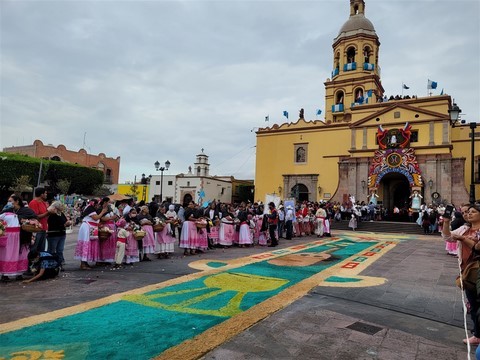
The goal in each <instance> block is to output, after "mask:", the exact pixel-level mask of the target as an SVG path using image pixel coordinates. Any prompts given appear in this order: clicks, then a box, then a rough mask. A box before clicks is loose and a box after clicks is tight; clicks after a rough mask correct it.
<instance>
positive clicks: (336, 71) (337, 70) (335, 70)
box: [332, 68, 340, 78]
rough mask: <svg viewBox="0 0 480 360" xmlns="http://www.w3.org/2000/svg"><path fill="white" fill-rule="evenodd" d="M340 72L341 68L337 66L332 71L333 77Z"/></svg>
mask: <svg viewBox="0 0 480 360" xmlns="http://www.w3.org/2000/svg"><path fill="white" fill-rule="evenodd" d="M339 73H340V69H339V68H335V69H334V70H333V71H332V78H333V77H335V76H337V75H338V74H339Z"/></svg>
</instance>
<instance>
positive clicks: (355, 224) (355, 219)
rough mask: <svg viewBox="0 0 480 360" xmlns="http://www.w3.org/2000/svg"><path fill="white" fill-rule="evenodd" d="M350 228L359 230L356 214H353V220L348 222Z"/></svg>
mask: <svg viewBox="0 0 480 360" xmlns="http://www.w3.org/2000/svg"><path fill="white" fill-rule="evenodd" d="M348 227H349V228H351V229H352V230H353V231H355V229H356V228H357V218H356V217H355V215H354V214H352V218H351V219H350V221H349V222H348Z"/></svg>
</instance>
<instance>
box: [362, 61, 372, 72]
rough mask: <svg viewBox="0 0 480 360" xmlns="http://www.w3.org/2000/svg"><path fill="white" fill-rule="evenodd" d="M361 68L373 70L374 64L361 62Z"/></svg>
mask: <svg viewBox="0 0 480 360" xmlns="http://www.w3.org/2000/svg"><path fill="white" fill-rule="evenodd" d="M363 70H367V71H374V70H375V64H370V63H363Z"/></svg>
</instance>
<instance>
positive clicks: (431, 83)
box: [265, 79, 444, 121]
mask: <svg viewBox="0 0 480 360" xmlns="http://www.w3.org/2000/svg"><path fill="white" fill-rule="evenodd" d="M437 87H438V83H437V82H436V81H433V80H430V79H428V81H427V89H428V90H433V89H436V88H437ZM403 89H405V90H409V89H410V86H408V85H407V84H405V83H403V82H402V90H403ZM443 94H444V89H443V88H442V91H441V92H440V95H443ZM372 95H373V91H372V90H368V91H367V99H366V103H369V100H371V99H370V98H371V97H372ZM360 96H361V98H357V99H355V102H356V103H360V104H361V103H363V102H364V101H365V99H364V98H363V96H362V95H360ZM359 100H360V101H359ZM321 114H322V110H321V109H317V110H316V112H315V115H316V116H319V115H321ZM283 116H285V117H286V118H287V119H288V111H287V110H284V111H283ZM269 120H270V115H267V116H265V121H269Z"/></svg>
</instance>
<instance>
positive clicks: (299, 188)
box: [292, 184, 309, 202]
mask: <svg viewBox="0 0 480 360" xmlns="http://www.w3.org/2000/svg"><path fill="white" fill-rule="evenodd" d="M292 197H294V198H295V199H296V200H297V202H303V201H309V200H308V188H307V187H306V186H305V185H304V184H296V185H295V186H294V187H293V188H292Z"/></svg>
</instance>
